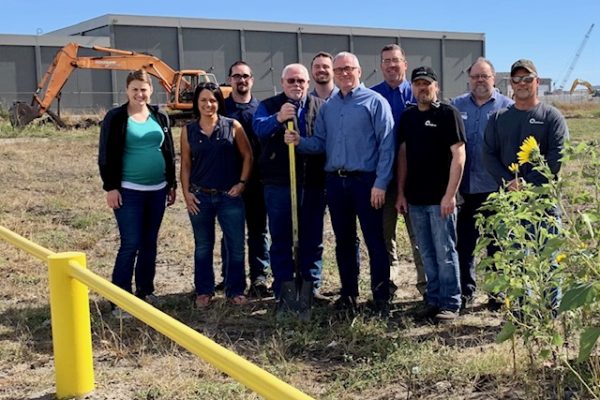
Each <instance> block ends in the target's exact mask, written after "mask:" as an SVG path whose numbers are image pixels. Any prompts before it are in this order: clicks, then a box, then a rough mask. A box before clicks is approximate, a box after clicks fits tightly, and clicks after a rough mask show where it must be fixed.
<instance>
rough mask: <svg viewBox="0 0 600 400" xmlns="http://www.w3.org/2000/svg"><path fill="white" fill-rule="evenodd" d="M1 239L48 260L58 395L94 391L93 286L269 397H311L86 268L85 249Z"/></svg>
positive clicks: (12, 236)
mask: <svg viewBox="0 0 600 400" xmlns="http://www.w3.org/2000/svg"><path fill="white" fill-rule="evenodd" d="M0 238H2V239H4V240H5V241H7V242H9V243H11V244H13V245H14V246H16V247H18V248H20V249H22V250H24V251H26V252H28V253H29V254H31V255H33V256H34V257H37V258H39V259H41V260H45V261H48V266H49V283H50V312H51V319H52V344H53V350H54V366H55V371H56V395H57V397H58V398H69V397H77V396H83V395H85V394H87V393H89V392H91V391H92V390H94V367H93V355H92V336H91V325H90V307H89V298H88V288H90V289H92V290H94V291H95V292H97V293H99V294H100V295H102V296H104V297H105V298H106V299H108V300H110V301H111V302H113V303H115V304H116V305H118V306H119V307H121V308H122V309H124V310H126V311H127V312H129V313H131V314H132V315H133V316H135V317H136V318H138V319H139V320H141V321H143V322H145V323H146V324H147V325H149V326H151V327H152V328H154V329H156V330H157V331H158V332H160V333H162V334H164V335H165V336H167V337H169V338H170V339H172V340H173V341H175V342H176V343H178V344H179V345H181V346H183V347H184V348H186V349H187V350H189V351H191V352H192V353H194V354H196V355H197V356H199V357H201V358H202V359H204V360H205V361H206V362H208V363H210V364H211V365H213V366H214V367H215V368H217V369H219V370H220V371H222V372H224V373H226V374H227V375H229V376H230V377H232V378H233V379H235V380H236V381H238V382H240V383H242V384H243V385H245V386H246V387H248V388H250V389H252V390H253V391H254V392H256V393H258V394H259V395H261V396H263V397H264V398H266V399H273V400H310V399H312V397H310V396H308V395H306V394H304V393H302V392H301V391H300V390H298V389H296V388H295V387H293V386H290V385H289V384H287V383H285V382H283V381H282V380H280V379H278V378H277V377H275V376H274V375H272V374H270V373H269V372H267V371H265V370H263V369H261V368H259V367H258V366H256V365H254V364H252V363H251V362H249V361H247V360H245V359H244V358H242V357H240V356H238V355H237V354H235V353H234V352H232V351H230V350H228V349H226V348H225V347H223V346H221V345H219V344H217V343H215V342H213V341H212V340H210V339H208V338H207V337H206V336H204V335H201V334H200V333H198V332H196V331H195V330H193V329H192V328H190V327H189V326H187V325H185V324H183V323H181V322H179V321H177V320H176V319H174V318H172V317H171V316H169V315H167V314H165V313H163V312H162V311H160V310H158V309H156V308H154V307H152V306H151V305H149V304H148V303H146V302H144V301H142V300H140V299H138V298H137V297H135V296H133V295H132V294H130V293H128V292H126V291H124V290H123V289H121V288H119V287H117V286H115V285H113V284H112V283H110V282H109V281H107V280H106V279H104V278H102V277H100V276H98V275H96V274H94V273H93V272H91V271H89V270H87V269H86V260H85V254H83V253H74V252H69V253H53V252H51V251H49V250H47V249H45V248H43V247H41V246H39V245H37V244H36V243H33V242H31V241H29V240H27V239H25V238H24V237H22V236H19V235H18V234H16V233H14V232H12V231H10V230H8V229H6V228H4V227H2V226H0Z"/></svg>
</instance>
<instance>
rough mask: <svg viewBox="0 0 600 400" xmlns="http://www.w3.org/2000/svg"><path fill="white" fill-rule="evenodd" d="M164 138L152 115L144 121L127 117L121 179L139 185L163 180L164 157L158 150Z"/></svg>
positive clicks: (164, 176)
mask: <svg viewBox="0 0 600 400" xmlns="http://www.w3.org/2000/svg"><path fill="white" fill-rule="evenodd" d="M164 140H165V134H164V133H163V131H162V128H161V127H160V125H159V124H158V122H156V120H155V119H154V118H153V117H152V116H150V117H149V118H148V119H147V120H146V121H144V122H138V121H135V120H134V119H132V118H131V117H129V118H128V119H127V134H126V136H125V150H124V152H123V181H126V182H131V183H136V184H139V185H158V184H160V183H162V182H165V180H166V175H165V171H166V167H165V159H164V157H163V154H162V152H161V150H160V146H161V145H162V143H163V141H164Z"/></svg>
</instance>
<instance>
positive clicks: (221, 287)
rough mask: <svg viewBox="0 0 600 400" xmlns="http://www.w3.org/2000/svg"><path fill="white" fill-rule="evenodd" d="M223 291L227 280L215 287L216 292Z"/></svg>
mask: <svg viewBox="0 0 600 400" xmlns="http://www.w3.org/2000/svg"><path fill="white" fill-rule="evenodd" d="M223 290H225V280H222V281H221V282H219V283H217V286H215V291H217V292H222V291H223Z"/></svg>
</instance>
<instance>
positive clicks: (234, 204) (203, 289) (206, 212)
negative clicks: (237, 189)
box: [189, 192, 246, 297]
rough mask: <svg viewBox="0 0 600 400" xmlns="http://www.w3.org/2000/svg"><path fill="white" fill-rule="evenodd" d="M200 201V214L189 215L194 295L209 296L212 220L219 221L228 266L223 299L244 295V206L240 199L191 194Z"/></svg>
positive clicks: (211, 290) (211, 288)
mask: <svg viewBox="0 0 600 400" xmlns="http://www.w3.org/2000/svg"><path fill="white" fill-rule="evenodd" d="M194 195H195V196H196V198H197V199H198V200H199V201H200V204H199V205H198V207H199V208H200V212H199V213H198V214H196V215H192V214H189V216H190V221H191V223H192V229H193V230H194V243H195V250H194V285H195V287H196V294H199V295H200V294H208V295H213V294H214V292H215V273H214V267H213V250H214V247H215V219H217V220H218V221H219V225H220V226H221V230H222V231H223V238H224V239H225V246H226V247H227V254H228V256H227V257H228V262H227V267H226V268H227V270H226V271H225V296H227V297H235V296H238V295H241V294H244V290H245V289H246V276H245V273H244V203H243V201H242V198H241V197H230V196H228V195H227V194H226V193H223V192H221V193H217V194H210V193H204V192H197V193H194Z"/></svg>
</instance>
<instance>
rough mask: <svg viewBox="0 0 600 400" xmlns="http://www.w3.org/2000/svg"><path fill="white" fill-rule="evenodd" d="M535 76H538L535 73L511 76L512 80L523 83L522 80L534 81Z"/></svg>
mask: <svg viewBox="0 0 600 400" xmlns="http://www.w3.org/2000/svg"><path fill="white" fill-rule="evenodd" d="M535 78H537V76H535V75H524V76H511V77H510V80H511V81H512V83H514V84H517V83H521V82H525V83H531V82H533V80H534V79H535Z"/></svg>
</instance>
